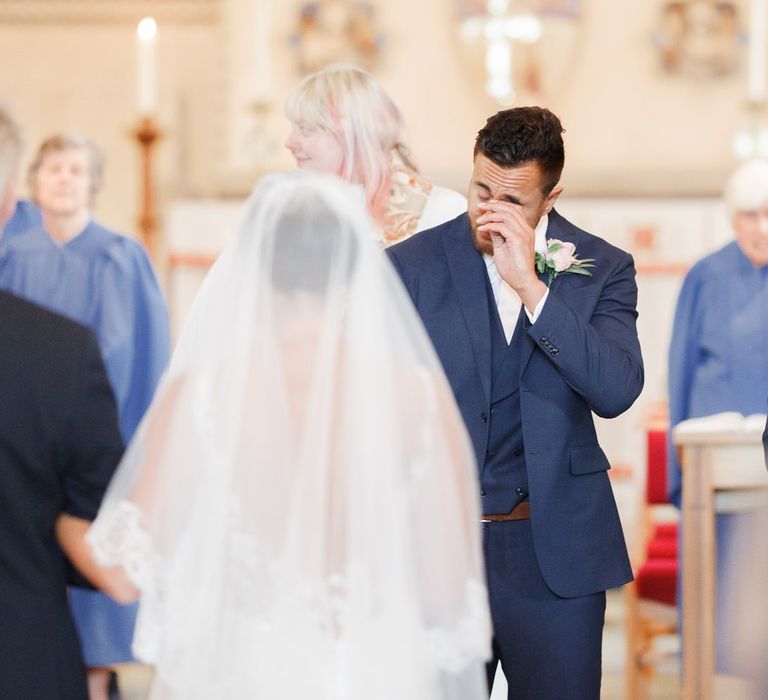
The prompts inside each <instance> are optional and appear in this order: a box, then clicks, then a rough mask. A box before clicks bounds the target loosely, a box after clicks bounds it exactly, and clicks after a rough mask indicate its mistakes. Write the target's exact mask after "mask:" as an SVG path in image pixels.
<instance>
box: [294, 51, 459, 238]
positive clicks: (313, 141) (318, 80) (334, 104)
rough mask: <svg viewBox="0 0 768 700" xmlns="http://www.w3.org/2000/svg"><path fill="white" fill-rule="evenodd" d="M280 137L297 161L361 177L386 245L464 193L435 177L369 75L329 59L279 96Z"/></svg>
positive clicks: (455, 210) (447, 214)
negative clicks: (283, 120)
mask: <svg viewBox="0 0 768 700" xmlns="http://www.w3.org/2000/svg"><path fill="white" fill-rule="evenodd" d="M285 113H286V116H287V117H288V119H289V121H290V122H291V124H292V129H291V133H290V136H289V137H288V140H287V142H286V144H285V146H286V148H287V149H288V150H289V151H290V152H291V153H292V154H293V157H294V158H295V159H296V164H297V165H298V167H299V168H302V169H306V170H314V171H317V172H323V173H331V174H334V175H338V176H340V177H342V178H343V179H345V180H347V181H348V182H352V183H355V184H358V185H362V187H363V189H364V191H365V199H366V203H367V205H368V210H369V212H370V214H371V217H372V218H373V220H374V223H375V224H376V227H377V230H378V238H379V242H380V244H381V245H382V246H384V247H386V246H389V245H391V244H392V243H395V242H396V241H401V240H404V239H406V238H408V237H410V236H412V235H413V234H414V233H417V232H418V231H423V230H424V229H427V228H432V227H433V226H437V225H438V224H441V223H443V222H445V221H448V220H450V219H453V218H454V217H456V216H458V215H459V214H462V213H464V212H465V211H466V209H467V200H466V198H465V197H464V196H462V195H460V194H459V193H458V192H454V191H453V190H448V189H445V188H443V187H438V186H437V185H434V184H433V183H431V182H430V181H429V180H427V179H426V178H425V177H424V176H423V175H422V174H421V173H420V172H419V170H418V168H417V167H416V166H415V164H414V163H413V160H412V159H411V155H410V152H409V150H408V148H407V147H406V146H405V144H404V143H403V140H402V138H403V136H402V132H403V120H402V117H401V116H400V111H399V110H398V108H397V106H396V105H395V103H394V102H393V101H392V99H391V98H390V97H389V95H387V93H386V92H384V89H383V88H382V87H381V85H379V83H378V82H377V81H376V80H375V79H374V78H373V76H372V75H371V74H370V73H368V72H366V71H364V70H362V69H361V68H357V67H355V66H348V65H334V66H329V67H327V68H324V69H322V70H320V71H317V72H316V73H312V74H311V75H308V76H307V77H306V78H304V79H303V80H302V81H301V82H300V83H299V84H298V85H297V86H296V88H294V90H293V91H292V92H291V94H290V95H289V96H288V99H287V101H286V104H285Z"/></svg>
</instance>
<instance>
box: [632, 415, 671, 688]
mask: <svg viewBox="0 0 768 700" xmlns="http://www.w3.org/2000/svg"><path fill="white" fill-rule="evenodd" d="M666 440H667V431H666V425H665V424H663V423H662V424H658V423H657V424H654V425H652V426H651V427H650V428H649V429H648V434H647V443H648V457H647V461H646V464H647V480H646V490H645V502H644V507H643V511H644V518H643V519H644V528H643V529H644V537H643V543H644V544H643V549H642V554H641V556H640V557H638V559H639V560H640V561H639V564H638V563H635V566H634V567H633V568H634V571H635V581H634V583H631V584H629V585H628V586H626V601H627V697H628V698H629V700H642V699H644V698H646V697H647V685H648V681H649V680H650V678H651V676H652V673H653V665H654V663H656V662H657V661H658V660H659V655H658V654H657V653H655V651H654V644H653V640H654V637H656V636H657V635H660V634H675V633H676V632H677V607H676V604H677V577H678V556H677V522H676V521H669V520H667V521H663V522H658V521H657V520H656V519H655V515H654V511H658V510H659V506H668V501H667V446H666ZM667 511H669V508H668V507H667Z"/></svg>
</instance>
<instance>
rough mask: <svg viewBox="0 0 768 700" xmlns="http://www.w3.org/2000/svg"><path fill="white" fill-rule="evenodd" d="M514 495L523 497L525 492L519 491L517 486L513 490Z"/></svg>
mask: <svg viewBox="0 0 768 700" xmlns="http://www.w3.org/2000/svg"><path fill="white" fill-rule="evenodd" d="M515 493H516V494H517V495H518V496H525V491H524V490H523V489H521V488H520V487H519V486H518V487H517V488H516V489H515Z"/></svg>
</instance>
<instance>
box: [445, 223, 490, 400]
mask: <svg viewBox="0 0 768 700" xmlns="http://www.w3.org/2000/svg"><path fill="white" fill-rule="evenodd" d="M442 241H443V246H444V248H445V255H446V258H447V260H448V268H449V269H450V271H451V277H452V279H453V287H454V289H455V290H456V296H457V297H458V300H459V306H460V308H461V312H462V314H463V316H464V323H465V325H466V327H467V332H468V333H469V338H470V341H471V343H472V348H473V350H474V353H475V364H476V366H477V368H478V371H479V374H480V381H481V382H482V385H483V391H484V392H485V396H486V398H487V399H488V400H490V396H491V321H490V316H489V315H488V312H489V310H488V295H487V293H486V287H485V278H486V275H487V273H486V270H485V262H484V261H483V258H482V256H481V255H480V254H479V253H478V252H477V249H476V248H475V246H474V243H473V242H472V233H471V231H470V229H469V222H468V220H467V217H466V215H465V216H463V217H461V218H460V219H457V220H456V222H455V223H454V225H453V226H452V227H451V229H450V230H449V231H448V232H447V233H446V235H445V236H443V238H442Z"/></svg>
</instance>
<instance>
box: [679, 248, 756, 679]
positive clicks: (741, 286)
mask: <svg viewBox="0 0 768 700" xmlns="http://www.w3.org/2000/svg"><path fill="white" fill-rule="evenodd" d="M766 397H768V265H766V266H763V267H762V268H758V267H755V265H753V264H752V263H751V262H750V260H749V259H748V258H747V257H746V256H745V255H744V253H743V252H742V251H741V248H740V247H739V245H738V244H737V243H736V242H735V241H734V242H732V243H729V244H728V245H726V246H725V247H724V248H721V249H720V250H718V251H717V252H715V253H713V254H711V255H708V256H707V257H705V258H703V259H702V260H700V261H699V262H698V263H696V264H695V265H694V266H693V267H692V268H691V269H690V271H689V272H688V274H687V275H686V277H685V280H684V282H683V286H682V289H681V290H680V296H679V298H678V302H677V310H676V312H675V321H674V326H673V329H672V341H671V344H670V348H669V423H670V428H672V427H674V426H675V425H677V424H678V423H680V422H681V421H683V420H686V419H688V418H700V417H702V416H709V415H713V414H716V413H722V412H723V411H738V412H739V413H742V414H744V415H750V414H753V413H763V412H764V411H765V407H766ZM668 465H669V466H668V491H669V498H670V500H671V501H672V502H673V503H675V504H676V505H677V506H679V505H680V500H681V499H680V496H681V487H682V480H681V472H680V462H679V460H678V458H677V452H676V450H675V447H674V445H673V444H672V440H671V430H670V440H669V443H668ZM740 517H743V516H735V515H730V514H729V515H721V516H718V523H717V546H718V559H719V560H720V561H722V558H721V555H722V554H723V553H724V552H726V551H727V550H728V538H729V533H730V532H732V531H733V527H734V525H735V524H736V521H737V520H739V518H740ZM725 584H726V581H725V578H724V576H723V569H722V566H721V567H720V568H719V569H718V594H720V593H721V592H722V591H723V589H724V588H725ZM725 614H726V606H725V605H724V601H723V600H722V599H721V598H720V596H719V595H718V603H717V623H718V628H719V629H725V625H724V620H725V618H724V615H725ZM727 647H728V645H727V641H726V640H725V638H724V637H723V636H722V635H720V636H719V637H718V650H717V665H718V670H719V671H721V672H727V671H729V670H731V668H732V662H731V661H730V660H729V659H728V658H727V650H728V649H727Z"/></svg>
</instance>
